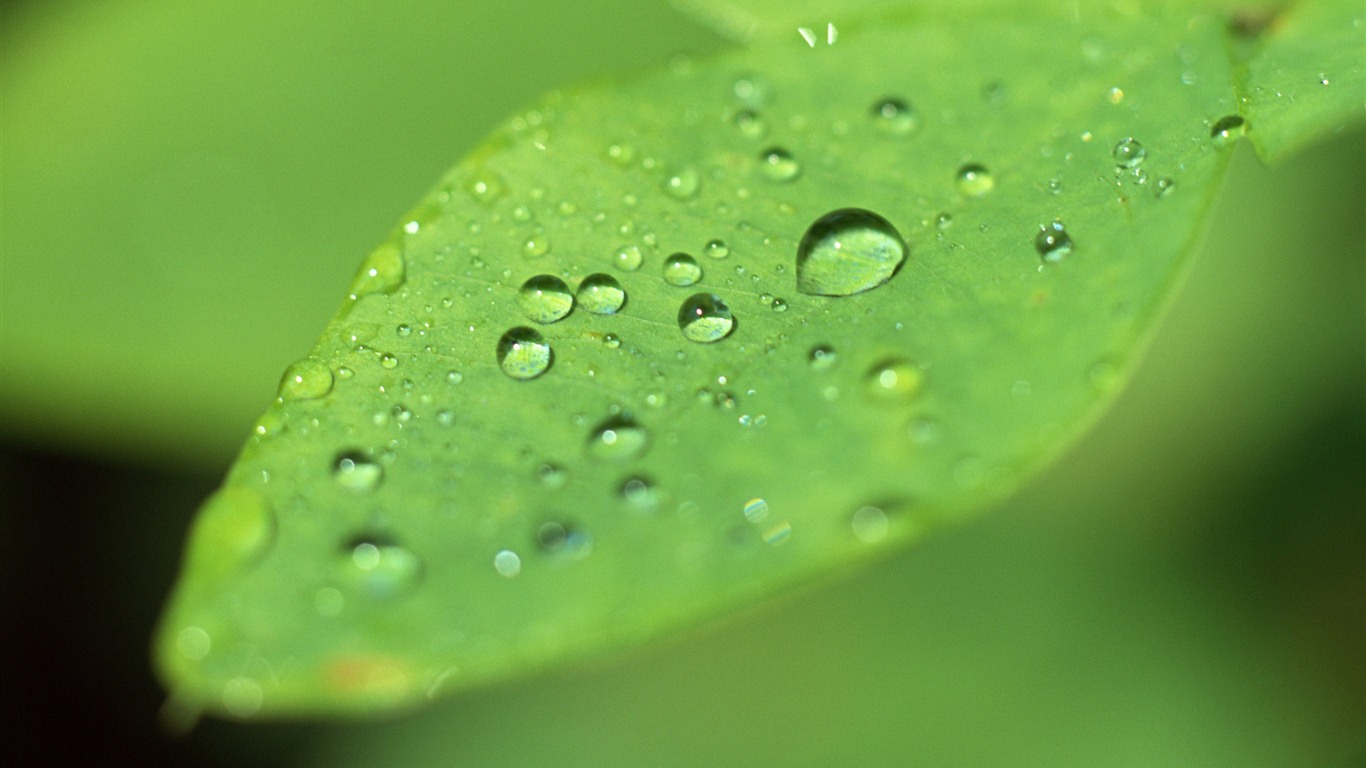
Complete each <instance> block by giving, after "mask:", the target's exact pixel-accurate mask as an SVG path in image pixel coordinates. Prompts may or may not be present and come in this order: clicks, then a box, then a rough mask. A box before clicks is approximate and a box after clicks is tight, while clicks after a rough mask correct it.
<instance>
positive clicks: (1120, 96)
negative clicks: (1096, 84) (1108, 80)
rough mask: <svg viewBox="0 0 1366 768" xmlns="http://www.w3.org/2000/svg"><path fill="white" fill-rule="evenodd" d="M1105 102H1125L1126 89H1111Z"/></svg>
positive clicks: (1106, 93)
mask: <svg viewBox="0 0 1366 768" xmlns="http://www.w3.org/2000/svg"><path fill="white" fill-rule="evenodd" d="M1105 100H1106V101H1108V102H1110V103H1111V104H1119V103H1120V102H1122V101H1124V89H1123V88H1118V87H1116V88H1111V89H1110V90H1108V91H1106V92H1105Z"/></svg>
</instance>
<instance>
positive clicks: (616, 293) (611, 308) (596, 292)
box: [574, 272, 626, 315]
mask: <svg viewBox="0 0 1366 768" xmlns="http://www.w3.org/2000/svg"><path fill="white" fill-rule="evenodd" d="M574 297H575V299H576V300H577V301H578V303H579V306H580V307H583V308H584V309H585V310H587V311H589V312H592V313H593V314H595V315H612V314H616V313H617V312H618V311H620V310H621V307H622V305H623V304H625V303H626V291H624V290H622V288H621V283H619V282H617V279H616V278H615V277H612V276H611V275H608V274H605V273H602V272H598V273H596V274H592V275H589V276H588V277H585V278H584V279H583V281H582V282H580V283H579V290H578V292H577V293H576V294H574Z"/></svg>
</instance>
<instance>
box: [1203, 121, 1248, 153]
mask: <svg viewBox="0 0 1366 768" xmlns="http://www.w3.org/2000/svg"><path fill="white" fill-rule="evenodd" d="M1245 133H1247V121H1246V120H1244V119H1243V118H1242V117H1241V116H1239V115H1229V116H1227V117H1222V118H1220V119H1219V121H1218V122H1216V123H1215V124H1214V125H1213V126H1211V127H1210V131H1209V136H1210V140H1211V141H1212V142H1214V146H1216V147H1228V146H1232V144H1233V142H1235V141H1237V140H1238V139H1239V137H1241V136H1242V135H1243V134H1245Z"/></svg>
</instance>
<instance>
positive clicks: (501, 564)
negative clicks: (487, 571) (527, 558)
mask: <svg viewBox="0 0 1366 768" xmlns="http://www.w3.org/2000/svg"><path fill="white" fill-rule="evenodd" d="M493 570H495V571H497V572H498V575H499V576H502V577H504V578H507V579H511V578H514V577H515V576H517V574H519V573H521V572H522V558H521V556H520V555H518V554H517V553H516V552H513V551H512V550H510V549H500V550H498V554H496V555H494V556H493Z"/></svg>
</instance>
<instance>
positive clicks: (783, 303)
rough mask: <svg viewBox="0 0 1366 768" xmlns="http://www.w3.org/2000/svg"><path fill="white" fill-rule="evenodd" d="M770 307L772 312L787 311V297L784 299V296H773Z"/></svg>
mask: <svg viewBox="0 0 1366 768" xmlns="http://www.w3.org/2000/svg"><path fill="white" fill-rule="evenodd" d="M772 308H773V311H774V312H786V311H787V299H784V298H782V297H781V296H779V297H775V298H774V299H773V304H772Z"/></svg>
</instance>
